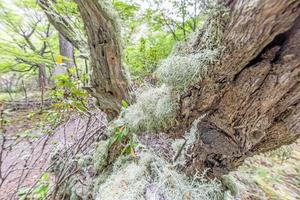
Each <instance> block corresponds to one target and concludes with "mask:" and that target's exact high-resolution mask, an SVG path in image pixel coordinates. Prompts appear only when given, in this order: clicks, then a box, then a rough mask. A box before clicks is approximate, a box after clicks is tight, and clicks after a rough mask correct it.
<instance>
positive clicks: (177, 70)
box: [155, 50, 218, 90]
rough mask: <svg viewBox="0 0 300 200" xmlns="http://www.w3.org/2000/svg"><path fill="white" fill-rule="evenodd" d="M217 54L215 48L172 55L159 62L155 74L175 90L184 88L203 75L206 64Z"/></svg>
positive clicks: (211, 61) (212, 60)
mask: <svg viewBox="0 0 300 200" xmlns="http://www.w3.org/2000/svg"><path fill="white" fill-rule="evenodd" d="M217 55H218V51H217V50H205V51H201V52H199V53H196V54H189V55H172V56H169V58H167V59H166V60H164V61H163V62H162V63H161V65H160V66H159V68H158V69H157V70H156V72H155V74H156V76H157V77H158V79H159V80H160V81H161V82H163V83H166V84H167V85H169V86H171V87H172V88H174V89H176V90H184V89H186V88H187V87H188V86H190V85H192V84H194V83H196V82H197V81H199V80H200V79H201V78H202V77H203V76H205V74H206V71H207V68H208V66H209V65H210V64H212V63H213V62H214V61H215V60H216V58H217Z"/></svg>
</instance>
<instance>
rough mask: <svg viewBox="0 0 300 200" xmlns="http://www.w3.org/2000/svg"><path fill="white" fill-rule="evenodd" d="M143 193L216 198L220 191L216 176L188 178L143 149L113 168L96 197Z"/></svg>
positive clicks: (171, 198) (175, 199) (131, 199)
mask: <svg viewBox="0 0 300 200" xmlns="http://www.w3.org/2000/svg"><path fill="white" fill-rule="evenodd" d="M123 162H124V160H123V161H122V163H123ZM145 196H147V199H157V197H161V198H163V199H166V200H182V199H191V200H198V199H201V200H219V199H222V198H223V191H222V187H221V184H220V183H219V182H218V181H216V180H207V179H205V178H204V176H202V175H201V176H200V175H199V174H197V175H195V176H194V177H193V178H189V177H187V176H185V175H184V174H181V173H178V172H177V171H176V170H175V169H174V168H173V167H172V166H170V165H168V164H167V162H165V161H163V160H162V159H160V158H158V157H156V156H155V155H154V154H152V153H150V152H142V153H141V154H140V155H139V159H136V160H127V163H125V164H122V165H119V166H118V167H116V168H115V169H114V170H113V171H112V173H111V175H110V176H108V177H107V179H106V181H105V182H104V183H103V184H101V185H100V186H99V189H98V191H97V194H96V199H99V200H100V199H101V200H114V199H126V200H135V199H144V198H145Z"/></svg>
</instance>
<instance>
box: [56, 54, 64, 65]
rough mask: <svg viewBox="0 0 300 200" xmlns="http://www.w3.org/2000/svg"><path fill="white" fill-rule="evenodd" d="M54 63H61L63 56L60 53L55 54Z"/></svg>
mask: <svg viewBox="0 0 300 200" xmlns="http://www.w3.org/2000/svg"><path fill="white" fill-rule="evenodd" d="M56 63H57V64H59V65H60V64H62V63H63V57H62V55H57V57H56Z"/></svg>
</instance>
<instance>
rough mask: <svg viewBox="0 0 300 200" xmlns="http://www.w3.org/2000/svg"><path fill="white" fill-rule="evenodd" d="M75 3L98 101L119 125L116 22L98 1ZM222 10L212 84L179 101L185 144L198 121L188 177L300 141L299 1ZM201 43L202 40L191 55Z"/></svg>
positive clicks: (256, 2)
mask: <svg viewBox="0 0 300 200" xmlns="http://www.w3.org/2000/svg"><path fill="white" fill-rule="evenodd" d="M75 2H76V3H77V5H78V8H79V10H80V13H81V16H82V19H83V21H84V24H85V29H86V32H87V36H88V46H89V48H90V53H91V63H92V70H93V71H92V84H93V88H92V89H93V90H94V95H95V96H96V97H97V99H98V101H99V102H100V108H102V109H103V110H104V111H105V112H107V113H108V114H109V116H111V117H114V116H116V115H117V114H118V111H119V108H120V102H121V100H122V99H125V100H126V99H130V95H129V94H128V91H127V88H128V83H127V81H126V79H125V76H124V72H123V70H122V69H123V68H122V65H121V53H120V44H119V41H118V37H117V34H116V26H115V24H114V23H113V21H114V20H113V19H111V17H110V15H109V14H108V13H107V10H105V9H104V8H103V7H102V5H101V3H99V2H100V1H97V0H75ZM220 2H222V3H224V4H225V6H227V7H228V8H229V13H230V14H229V16H230V19H229V20H228V22H227V23H226V25H225V32H224V34H223V37H222V40H221V41H222V43H221V45H220V46H222V47H223V49H224V51H223V53H222V56H221V58H220V60H219V61H218V62H217V63H215V64H214V65H213V66H210V67H209V72H208V74H207V76H206V77H204V79H202V80H201V81H200V82H199V83H197V84H195V85H194V86H192V87H190V88H189V89H188V91H187V92H185V93H184V94H182V95H181V97H180V102H179V110H178V113H177V120H176V121H177V124H176V126H174V127H172V128H171V129H170V130H169V132H170V133H171V134H172V135H173V136H174V137H175V138H176V137H183V136H184V132H185V131H186V130H188V129H189V128H190V127H191V125H192V123H193V122H194V121H195V120H196V119H197V118H199V117H200V118H201V120H200V121H199V123H198V125H197V126H198V132H197V140H196V141H195V142H194V143H193V144H192V145H190V146H189V147H188V151H187V155H186V159H187V162H186V164H185V171H186V172H187V173H194V172H195V171H196V170H201V169H206V168H210V169H211V173H212V175H214V176H218V175H221V174H224V173H227V172H228V171H230V170H234V169H236V167H237V166H239V165H240V164H241V163H242V162H243V161H244V159H245V158H247V157H249V156H252V155H254V154H257V153H260V152H264V151H268V150H271V149H274V148H277V147H279V146H281V145H284V144H289V143H292V142H293V141H295V140H296V139H297V138H299V137H300V51H299V49H300V40H299V38H300V17H299V16H300V1H299V0H276V1H274V0H253V1H249V0H220ZM202 43H205V41H204V39H202V38H201V35H199V37H198V40H197V41H196V42H195V43H194V44H193V45H192V47H193V51H194V52H197V51H200V50H201V48H203V45H202Z"/></svg>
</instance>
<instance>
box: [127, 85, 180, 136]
mask: <svg viewBox="0 0 300 200" xmlns="http://www.w3.org/2000/svg"><path fill="white" fill-rule="evenodd" d="M175 99H176V98H175V97H174V96H173V94H172V91H171V89H170V88H169V87H167V86H166V85H162V86H160V87H157V88H149V89H146V90H145V91H144V92H142V93H140V94H138V95H137V101H136V103H135V104H133V105H132V106H129V107H128V108H127V109H126V110H125V112H124V117H123V119H124V122H125V123H126V124H127V125H128V127H129V129H130V130H131V131H132V132H139V131H154V132H155V131H158V130H162V129H164V128H167V127H169V126H170V125H171V124H172V123H173V122H174V117H175V114H176V113H175V110H176V100H175Z"/></svg>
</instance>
